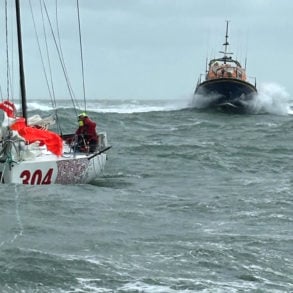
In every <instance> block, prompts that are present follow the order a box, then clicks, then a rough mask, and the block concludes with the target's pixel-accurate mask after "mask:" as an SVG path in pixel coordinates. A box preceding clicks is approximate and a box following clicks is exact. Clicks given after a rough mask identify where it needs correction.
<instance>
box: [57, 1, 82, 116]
mask: <svg viewBox="0 0 293 293" xmlns="http://www.w3.org/2000/svg"><path fill="white" fill-rule="evenodd" d="M57 2H58V0H56V5H55V7H56V9H55V19H56V31H57V36H58V45H59V48H60V54H61V60H62V62H63V64H64V68H65V70H66V66H65V62H64V59H65V58H64V56H63V51H62V46H61V37H60V29H59V17H58V4H57ZM66 73H67V72H66ZM70 86H71V85H70ZM71 91H72V92H73V89H72V88H71ZM72 102H73V107H74V111H75V115H77V107H79V105H78V100H76V99H74V101H73V100H72Z"/></svg>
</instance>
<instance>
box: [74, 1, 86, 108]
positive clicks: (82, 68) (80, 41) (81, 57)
mask: <svg viewBox="0 0 293 293" xmlns="http://www.w3.org/2000/svg"><path fill="white" fill-rule="evenodd" d="M76 5H77V18H78V34H79V47H80V59H81V72H82V87H83V102H84V110H85V111H86V108H87V107H86V99H85V83H84V61H83V50H82V40H81V26H80V14H79V1H78V0H76Z"/></svg>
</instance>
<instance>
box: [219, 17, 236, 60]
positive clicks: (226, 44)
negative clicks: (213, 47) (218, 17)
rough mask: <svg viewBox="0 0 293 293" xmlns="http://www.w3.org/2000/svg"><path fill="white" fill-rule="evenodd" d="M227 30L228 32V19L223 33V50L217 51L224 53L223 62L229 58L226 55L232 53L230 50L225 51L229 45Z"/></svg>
mask: <svg viewBox="0 0 293 293" xmlns="http://www.w3.org/2000/svg"><path fill="white" fill-rule="evenodd" d="M228 32H229V20H226V35H225V43H224V44H223V46H224V51H220V52H219V53H222V54H224V56H223V59H224V63H226V60H227V59H228V58H229V57H228V55H233V53H232V52H228V51H227V49H228V46H229V45H230V44H229V42H228V38H229V35H228Z"/></svg>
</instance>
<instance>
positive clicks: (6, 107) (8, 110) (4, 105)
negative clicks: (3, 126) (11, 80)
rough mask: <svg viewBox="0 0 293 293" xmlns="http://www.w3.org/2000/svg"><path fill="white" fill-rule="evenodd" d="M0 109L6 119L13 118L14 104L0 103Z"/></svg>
mask: <svg viewBox="0 0 293 293" xmlns="http://www.w3.org/2000/svg"><path fill="white" fill-rule="evenodd" d="M0 109H2V110H3V111H4V112H5V113H6V114H7V116H8V117H10V118H14V117H15V114H16V108H15V106H14V104H13V103H12V102H10V101H3V102H2V103H0Z"/></svg>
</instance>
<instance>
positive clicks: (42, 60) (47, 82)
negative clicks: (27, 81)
mask: <svg viewBox="0 0 293 293" xmlns="http://www.w3.org/2000/svg"><path fill="white" fill-rule="evenodd" d="M29 5H30V10H31V15H32V20H33V25H34V30H35V35H36V39H37V44H38V50H39V54H40V57H41V62H42V67H43V72H44V75H45V80H46V84H47V88H48V91H49V95H50V98H51V99H52V93H51V89H50V85H49V81H48V76H47V73H46V66H45V63H44V58H43V54H42V49H41V45H40V40H39V35H38V32H37V27H36V22H35V17H34V12H33V8H32V3H31V0H29Z"/></svg>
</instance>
